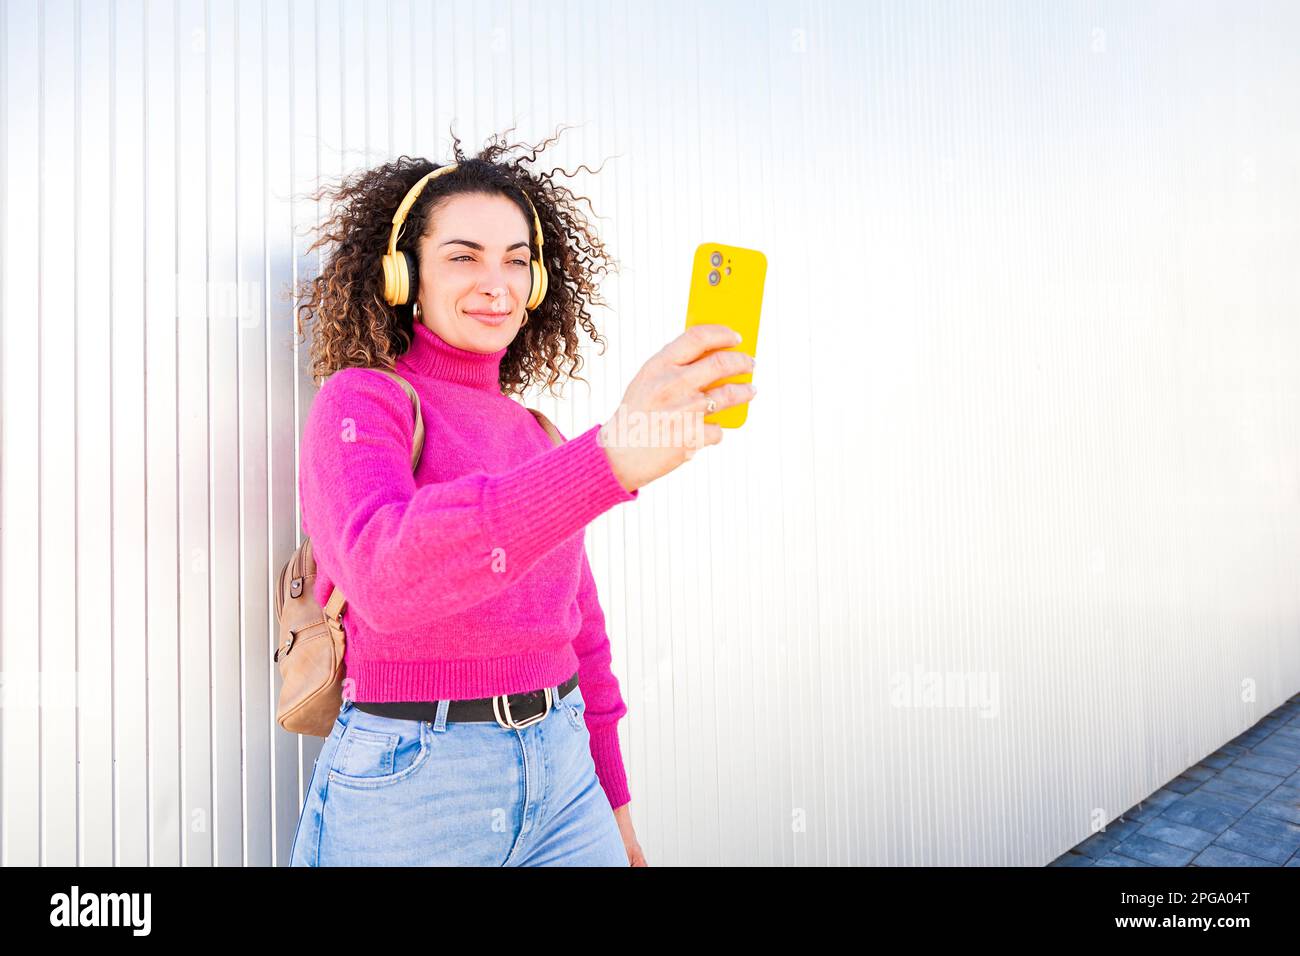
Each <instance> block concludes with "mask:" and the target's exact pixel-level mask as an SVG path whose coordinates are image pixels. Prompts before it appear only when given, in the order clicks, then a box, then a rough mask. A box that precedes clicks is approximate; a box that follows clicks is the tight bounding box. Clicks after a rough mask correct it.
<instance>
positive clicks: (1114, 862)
mask: <svg viewBox="0 0 1300 956" xmlns="http://www.w3.org/2000/svg"><path fill="white" fill-rule="evenodd" d="M1093 865H1094V866H1151V864H1150V863H1143V862H1142V861H1141V860H1135V859H1133V857H1131V856H1120V855H1119V854H1118V853H1107V854H1106V855H1105V856H1103V857H1102V858H1101V859H1099V860H1098V861H1097V862H1096V863H1094V864H1093Z"/></svg>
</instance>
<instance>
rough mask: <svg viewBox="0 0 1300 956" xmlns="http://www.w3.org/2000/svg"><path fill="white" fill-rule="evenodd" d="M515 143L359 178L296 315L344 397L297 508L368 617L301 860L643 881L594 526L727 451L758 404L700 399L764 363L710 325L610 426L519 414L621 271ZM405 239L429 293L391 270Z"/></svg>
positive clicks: (353, 606) (302, 828)
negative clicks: (605, 869) (731, 425)
mask: <svg viewBox="0 0 1300 956" xmlns="http://www.w3.org/2000/svg"><path fill="white" fill-rule="evenodd" d="M548 142H549V141H548ZM545 145H546V144H543V147H544V146H545ZM509 148H510V147H507V146H505V145H503V144H501V143H499V142H497V141H496V140H494V141H492V142H491V143H489V145H488V146H487V147H486V148H485V149H484V150H483V151H481V152H480V153H479V154H478V155H477V156H476V157H474V158H473V159H469V160H467V159H466V158H465V157H464V156H463V155H462V153H461V151H460V142H459V140H456V145H455V153H456V157H457V158H456V163H455V164H454V166H448V167H435V166H434V165H433V164H431V163H429V162H427V161H425V160H418V159H410V158H408V157H402V158H400V159H398V160H396V161H394V162H392V163H389V164H386V165H384V166H380V167H378V168H376V169H373V170H369V171H365V172H363V173H361V174H359V175H358V176H356V177H355V178H353V179H352V180H350V181H348V182H345V183H344V185H343V186H342V187H341V188H340V189H339V190H338V191H337V192H336V193H335V194H334V202H333V203H332V207H333V210H334V215H333V216H332V218H331V219H330V220H329V221H328V222H327V223H326V225H325V229H324V230H323V232H324V235H323V236H322V238H321V239H320V240H319V241H318V242H317V243H316V244H315V245H313V246H312V249H315V248H316V247H317V246H320V245H322V244H323V243H326V242H329V243H332V245H333V248H332V251H331V254H330V255H329V257H328V261H327V263H326V265H325V267H324V268H323V269H322V271H321V274H320V275H319V276H317V277H316V278H314V279H313V280H311V282H310V284H309V287H308V289H307V290H306V291H307V292H308V297H307V301H306V303H305V304H304V305H302V306H301V307H300V310H301V311H303V312H305V313H306V314H308V315H309V316H314V319H315V328H314V332H313V335H312V342H311V347H310V354H311V359H312V372H313V378H314V379H315V380H316V381H318V382H319V381H320V380H321V379H326V378H327V380H326V381H325V383H324V385H323V386H322V387H321V388H320V390H319V392H318V394H317V396H316V398H315V400H314V401H313V404H312V408H311V411H310V413H309V415H308V418H307V423H306V427H305V430H304V433H303V437H302V457H301V464H300V471H299V495H300V501H301V505H302V519H303V530H304V531H305V532H306V533H307V534H308V535H309V536H310V537H311V539H312V546H313V553H314V555H315V558H316V564H317V569H318V573H317V578H316V584H315V587H316V598H317V600H318V601H320V603H321V604H322V606H323V605H324V604H325V602H326V600H327V599H328V596H329V594H330V592H331V590H332V589H333V588H334V587H336V586H337V587H339V588H341V589H342V591H343V594H344V595H345V596H346V598H347V606H346V610H345V612H344V625H345V629H346V632H347V642H346V654H345V658H344V663H345V668H346V674H347V677H346V680H345V687H344V701H343V706H342V710H341V712H340V714H339V717H338V720H337V721H336V723H335V725H334V728H333V731H332V733H331V734H330V736H329V737H328V738H327V739H326V740H325V743H324V746H323V747H322V749H321V752H320V755H319V757H318V758H317V761H316V766H315V770H314V772H313V775H312V780H311V784H310V786H309V788H308V793H307V799H306V802H305V804H304V806H303V810H302V815H301V817H300V819H299V822H298V828H297V832H296V833H295V835H294V844H293V850H292V853H291V865H296V866H330V865H389V866H391V865H399V866H400V865H485V866H502V865H505V866H519V865H554V864H561V865H620V866H626V865H629V864H631V865H642V866H643V865H645V860H644V856H643V854H642V852H641V849H640V847H639V845H638V843H637V839H636V835H635V832H634V830H633V827H632V820H631V814H630V795H629V792H628V788H627V780H626V775H625V772H624V767H623V762H622V756H621V753H620V750H619V743H618V733H617V721H618V719H619V718H620V717H621V716H623V715H624V714H625V713H626V711H627V707H626V705H625V704H624V702H623V699H622V697H621V694H620V691H619V684H618V680H617V679H616V678H615V676H614V675H613V673H612V672H611V670H610V651H609V639H608V636H607V634H606V632H605V628H604V615H603V613H602V610H601V607H600V603H599V600H598V597H597V593H596V587H595V582H594V579H593V577H592V573H591V567H590V565H589V563H588V561H587V555H586V550H585V544H584V540H583V538H584V530H585V527H586V525H587V524H588V523H589V522H590V521H591V520H592V519H593V518H595V517H597V516H599V515H600V514H602V513H604V512H605V511H607V510H609V509H610V508H612V507H613V506H614V505H616V504H619V503H622V502H626V501H631V500H633V499H635V498H636V497H637V495H638V492H639V489H640V488H641V487H642V486H644V485H646V484H648V483H649V482H651V481H653V480H654V479H656V478H658V477H661V476H663V475H665V474H667V473H668V472H670V471H672V470H673V469H674V468H676V467H678V466H679V465H680V464H682V462H684V461H685V460H687V459H688V458H690V457H691V456H692V455H693V453H694V449H695V448H698V447H702V446H705V445H710V444H716V443H718V442H719V441H721V438H722V434H721V429H720V428H719V427H718V426H716V425H706V424H703V422H702V418H703V415H704V414H706V413H707V412H710V411H713V410H716V409H718V408H723V407H728V406H730V405H734V404H739V403H741V402H744V401H748V400H750V399H751V398H752V397H753V391H752V389H751V388H750V387H749V386H748V385H737V384H729V385H724V386H722V387H719V388H716V389H712V390H708V391H705V389H706V387H707V386H708V385H709V384H710V383H712V382H715V381H718V380H719V379H721V378H724V377H727V376H730V375H734V374H736V373H739V372H745V371H749V370H750V369H751V367H752V364H751V360H750V358H749V357H748V356H747V355H745V354H743V353H740V352H734V351H728V349H729V348H730V347H731V346H733V345H734V344H735V343H736V341H737V340H736V338H735V337H734V333H732V332H731V331H730V330H729V329H726V328H725V327H723V326H718V325H706V326H698V327H696V328H693V329H691V330H690V332H689V333H686V334H683V335H682V336H679V337H678V338H677V339H675V340H673V341H672V342H670V343H669V344H668V345H667V346H666V347H665V348H664V349H663V350H662V351H661V352H660V353H659V354H658V355H656V356H655V357H653V358H652V359H650V360H649V361H648V362H647V363H646V364H645V366H644V367H643V368H642V369H641V370H640V372H639V373H638V374H637V376H636V378H635V379H634V380H633V382H632V384H631V386H630V387H629V388H628V390H627V392H626V394H625V395H624V398H623V402H622V403H621V405H620V408H619V414H618V416H616V418H615V419H611V420H610V421H609V422H607V423H606V424H605V425H603V426H600V425H593V426H592V427H591V428H590V429H588V430H587V431H586V432H584V433H583V434H582V435H581V436H579V437H577V438H574V439H572V440H568V441H565V442H564V443H563V444H560V445H558V446H557V445H554V444H553V443H552V441H551V439H550V438H549V437H548V435H547V433H546V432H545V430H544V429H543V427H542V426H541V425H540V424H539V422H538V421H537V420H536V419H535V418H534V417H533V415H532V414H530V413H529V412H528V411H527V410H526V409H525V408H524V406H523V405H522V404H520V403H519V402H517V401H515V400H513V399H512V398H510V397H509V396H511V395H513V394H519V393H522V392H523V391H524V390H525V389H526V388H527V386H528V385H530V384H531V383H533V382H534V381H542V380H544V382H545V385H546V386H547V387H550V386H553V385H554V383H555V382H556V381H558V379H559V377H560V374H559V373H560V371H561V370H562V367H563V363H566V362H567V363H568V365H569V372H570V373H572V371H573V369H575V368H576V367H577V366H578V365H579V364H580V361H581V360H580V359H579V358H578V356H577V354H576V347H577V344H578V335H577V331H576V327H577V326H578V325H579V324H581V326H582V328H583V329H584V330H585V331H586V332H587V333H588V334H590V335H591V337H592V339H593V340H595V341H601V338H600V337H599V335H598V334H597V333H596V330H595V327H594V326H593V324H592V321H591V317H590V314H589V313H588V311H587V305H588V303H591V302H597V303H599V302H600V300H599V299H598V298H596V291H597V281H596V278H595V274H596V273H597V272H599V271H605V266H604V263H605V260H606V257H605V254H604V249H603V247H602V245H601V243H600V242H599V240H598V239H597V238H596V237H595V236H594V234H593V231H592V230H591V227H590V226H589V224H588V223H587V222H586V221H585V220H584V219H583V218H582V217H581V215H580V214H579V212H578V210H577V208H576V206H575V204H574V202H573V201H572V198H573V197H572V193H570V192H569V191H568V190H567V189H565V188H564V187H563V186H556V185H555V184H553V183H552V182H551V181H550V177H549V175H538V174H534V173H533V172H532V171H531V170H529V169H526V168H524V166H523V164H522V163H521V162H516V161H511V160H508V159H506V158H505V156H504V153H505V152H506V151H507V150H508V149H509ZM536 153H537V150H534V151H533V156H532V157H531V158H535V157H536ZM435 171H437V174H436V175H434V176H430V175H429V174H430V173H433V172H435ZM316 198H320V194H318V195H317V197H316ZM404 205H407V206H409V208H408V209H407V212H406V215H405V218H404V220H403V219H401V217H400V215H399V216H398V218H399V220H400V229H398V230H394V222H393V221H394V215H395V213H399V212H400V209H401V207H403V206H404ZM394 232H397V233H398V239H397V241H396V250H397V251H398V252H399V253H405V255H406V257H407V260H406V262H407V269H408V270H409V273H410V274H409V275H407V276H403V275H401V269H399V268H398V267H397V265H396V264H395V262H394V259H393V257H388V259H387V261H383V262H381V259H382V258H383V254H384V252H385V250H386V249H387V248H388V246H389V242H390V238H391V237H392V235H393V234H394ZM300 329H301V326H300ZM706 353H708V354H707V355H706ZM379 366H385V367H393V368H395V370H396V371H397V373H398V374H399V375H401V376H402V377H403V378H404V379H406V380H407V381H408V382H409V383H410V384H411V385H412V386H413V387H414V388H415V390H416V393H417V395H418V396H419V399H420V407H421V413H422V416H423V420H424V424H425V429H426V433H425V439H424V450H423V452H422V454H421V456H420V461H419V463H418V466H417V468H416V470H415V472H414V474H412V471H411V461H410V459H411V452H412V440H413V426H414V415H413V411H412V407H411V402H410V399H409V398H408V396H407V395H406V394H405V392H404V391H403V390H402V388H401V386H400V385H399V384H398V383H396V382H394V381H393V380H392V379H391V378H390V377H388V376H387V375H384V374H383V373H381V372H378V371H375V368H376V367H379ZM646 423H652V424H654V425H656V427H658V428H659V429H660V430H659V432H657V433H653V434H651V435H649V436H647V433H646V432H645V431H641V432H639V433H638V432H637V427H638V425H640V426H642V427H644V425H645V424H646ZM669 431H671V436H670V435H669Z"/></svg>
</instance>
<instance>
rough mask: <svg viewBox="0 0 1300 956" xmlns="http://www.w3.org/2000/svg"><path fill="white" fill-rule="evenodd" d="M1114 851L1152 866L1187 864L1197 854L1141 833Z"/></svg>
mask: <svg viewBox="0 0 1300 956" xmlns="http://www.w3.org/2000/svg"><path fill="white" fill-rule="evenodd" d="M1114 852H1115V853H1117V854H1119V855H1120V856H1128V857H1132V858H1133V859H1135V860H1141V861H1142V862H1143V863H1149V864H1151V865H1152V866H1186V865H1187V864H1188V863H1190V862H1191V861H1192V857H1194V856H1196V854H1197V851H1196V850H1188V849H1185V848H1184V847H1181V846H1174V845H1173V844H1171V843H1164V842H1161V841H1160V840H1153V839H1151V838H1150V837H1144V836H1141V835H1140V834H1139V835H1134V836H1131V837H1129V838H1128V839H1127V840H1125V841H1124V842H1123V843H1121V844H1120V845H1119V846H1117V847H1116V848H1115V850H1114ZM1279 862H1281V861H1279Z"/></svg>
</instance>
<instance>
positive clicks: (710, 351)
mask: <svg viewBox="0 0 1300 956" xmlns="http://www.w3.org/2000/svg"><path fill="white" fill-rule="evenodd" d="M738 344H739V342H738V341H737V335H736V332H735V331H734V330H732V329H731V328H729V327H728V326H725V325H716V324H708V325H693V326H691V327H690V328H689V329H687V330H686V331H685V332H683V333H682V334H681V335H679V336H677V338H675V339H673V340H672V341H671V342H669V343H668V344H667V345H665V346H664V347H663V348H662V349H660V350H659V352H658V353H657V354H656V355H654V356H653V357H651V359H650V360H649V361H648V362H646V363H645V365H643V366H641V370H640V371H639V372H637V374H636V377H635V378H633V379H632V384H631V385H629V386H628V387H627V391H626V392H624V393H623V401H622V402H621V403H620V404H619V408H618V411H617V412H616V413H615V414H614V417H613V418H611V419H610V420H609V421H608V422H606V423H605V424H604V425H602V426H601V429H600V434H599V440H600V444H601V446H602V447H604V449H605V453H606V454H607V455H608V456H609V462H610V466H611V467H612V468H613V471H614V475H615V477H617V478H618V480H619V483H620V484H622V486H623V487H624V488H625V489H627V490H628V491H629V492H632V491H636V490H637V489H638V488H640V487H642V486H643V485H648V484H649V483H650V482H652V481H654V480H655V479H656V478H661V477H663V476H664V475H666V474H668V472H670V471H672V470H673V469H674V468H676V467H677V466H678V465H680V464H682V463H683V462H684V461H687V460H688V459H690V457H691V456H692V455H694V454H695V450H696V449H697V448H703V447H704V446H706V445H716V444H718V443H719V442H720V441H722V426H720V425H710V424H707V423H705V422H704V416H705V415H707V414H710V411H709V408H708V404H709V400H710V399H712V400H713V401H714V402H716V403H717V404H716V406H715V407H714V408H713V411H715V412H717V411H721V410H722V409H724V408H730V407H731V406H733V405H741V404H743V403H745V402H748V401H751V400H752V399H753V398H754V394H755V391H754V389H753V387H752V386H750V385H747V384H744V383H740V382H731V383H729V384H726V385H719V386H718V387H717V388H713V389H709V390H708V391H704V390H703V389H704V388H705V386H707V385H709V384H710V383H712V382H716V381H718V380H719V379H723V378H729V377H730V376H732V375H742V374H744V373H746V372H751V371H753V368H754V360H753V359H752V358H750V357H749V356H748V355H747V354H746V353H744V352H736V351H733V349H734V347H735V346H736V345H738Z"/></svg>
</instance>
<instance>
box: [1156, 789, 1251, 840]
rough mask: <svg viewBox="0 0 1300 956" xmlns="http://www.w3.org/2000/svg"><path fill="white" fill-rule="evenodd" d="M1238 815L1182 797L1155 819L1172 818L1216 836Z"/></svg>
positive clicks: (1237, 813)
mask: <svg viewBox="0 0 1300 956" xmlns="http://www.w3.org/2000/svg"><path fill="white" fill-rule="evenodd" d="M1240 816H1241V813H1240V812H1236V811H1232V810H1223V809H1221V808H1219V807H1211V806H1206V805H1205V804H1204V803H1201V802H1199V801H1196V800H1193V799H1192V798H1191V797H1184V798H1183V799H1181V800H1179V801H1178V802H1177V803H1174V804H1171V805H1170V806H1168V807H1166V808H1165V810H1164V812H1163V813H1161V814H1160V816H1158V817H1156V820H1172V821H1173V822H1174V823H1181V824H1183V826H1188V827H1195V828H1196V829H1198V830H1204V831H1205V832H1206V833H1210V834H1213V835H1214V836H1218V835H1219V834H1220V833H1222V832H1223V831H1224V830H1226V829H1228V827H1230V826H1232V824H1233V822H1234V821H1235V820H1236V819H1237V818H1238V817H1240ZM1150 822H1154V821H1150Z"/></svg>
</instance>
